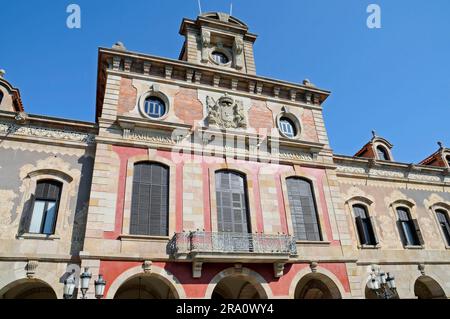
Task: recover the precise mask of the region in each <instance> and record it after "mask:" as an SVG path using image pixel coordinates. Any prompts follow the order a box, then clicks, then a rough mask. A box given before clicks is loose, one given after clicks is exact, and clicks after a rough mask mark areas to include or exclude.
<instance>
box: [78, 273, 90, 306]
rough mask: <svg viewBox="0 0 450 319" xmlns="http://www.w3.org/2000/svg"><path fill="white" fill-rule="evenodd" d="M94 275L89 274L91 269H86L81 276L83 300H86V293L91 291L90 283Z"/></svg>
mask: <svg viewBox="0 0 450 319" xmlns="http://www.w3.org/2000/svg"><path fill="white" fill-rule="evenodd" d="M91 278H92V274H91V273H90V272H89V268H88V267H86V268H84V272H83V273H82V274H81V275H80V280H81V282H80V284H81V287H80V288H81V293H82V295H83V297H82V299H86V293H87V291H88V289H89V281H91Z"/></svg>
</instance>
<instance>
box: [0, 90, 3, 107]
mask: <svg viewBox="0 0 450 319" xmlns="http://www.w3.org/2000/svg"><path fill="white" fill-rule="evenodd" d="M2 101H3V92H2V91H0V104H2Z"/></svg>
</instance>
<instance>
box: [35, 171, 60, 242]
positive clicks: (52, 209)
mask: <svg viewBox="0 0 450 319" xmlns="http://www.w3.org/2000/svg"><path fill="white" fill-rule="evenodd" d="M61 190H62V183H60V182H58V181H53V180H42V181H39V182H37V184H36V191H35V193H34V200H33V210H32V213H31V218H30V221H29V226H28V233H30V234H44V235H53V234H54V233H55V226H56V220H57V216H58V208H59V201H60V197H61Z"/></svg>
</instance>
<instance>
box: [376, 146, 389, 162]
mask: <svg viewBox="0 0 450 319" xmlns="http://www.w3.org/2000/svg"><path fill="white" fill-rule="evenodd" d="M377 155H378V159H379V160H382V161H389V160H390V157H389V152H388V151H387V149H386V148H384V147H383V146H381V145H378V146H377Z"/></svg>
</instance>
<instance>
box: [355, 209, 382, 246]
mask: <svg viewBox="0 0 450 319" xmlns="http://www.w3.org/2000/svg"><path fill="white" fill-rule="evenodd" d="M353 213H354V214H355V222H356V228H357V229H358V237H359V242H360V243H361V245H372V246H375V245H377V244H378V241H377V238H376V236H375V232H374V228H373V223H372V219H371V217H370V216H369V214H368V213H367V209H366V207H365V206H363V205H354V206H353Z"/></svg>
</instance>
